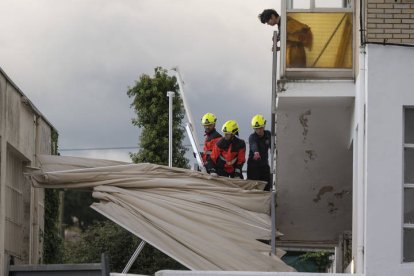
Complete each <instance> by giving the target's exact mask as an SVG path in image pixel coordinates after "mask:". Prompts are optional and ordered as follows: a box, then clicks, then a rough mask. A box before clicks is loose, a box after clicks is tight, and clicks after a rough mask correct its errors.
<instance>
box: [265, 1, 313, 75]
mask: <svg viewBox="0 0 414 276" xmlns="http://www.w3.org/2000/svg"><path fill="white" fill-rule="evenodd" d="M259 20H260V22H262V23H263V24H267V25H270V26H275V25H277V26H278V30H279V33H280V30H281V29H280V27H281V26H280V25H281V17H280V15H279V14H278V13H277V12H276V11H275V10H273V9H267V10H264V11H263V12H262V13H261V14H259ZM286 22H287V24H286V67H288V68H289V67H291V68H303V67H306V52H305V48H307V49H308V50H312V43H313V35H312V31H311V29H310V27H309V26H308V25H306V24H303V23H302V22H299V21H298V20H296V19H294V18H292V17H291V16H287V17H286ZM278 40H279V38H278ZM277 50H279V48H278V49H277Z"/></svg>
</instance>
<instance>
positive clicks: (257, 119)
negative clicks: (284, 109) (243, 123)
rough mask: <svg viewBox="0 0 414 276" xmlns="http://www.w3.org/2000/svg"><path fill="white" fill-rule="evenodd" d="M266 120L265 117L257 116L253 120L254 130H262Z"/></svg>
mask: <svg viewBox="0 0 414 276" xmlns="http://www.w3.org/2000/svg"><path fill="white" fill-rule="evenodd" d="M265 125H266V120H265V118H264V117H263V115H260V114H257V115H255V116H253V118H252V128H261V127H265Z"/></svg>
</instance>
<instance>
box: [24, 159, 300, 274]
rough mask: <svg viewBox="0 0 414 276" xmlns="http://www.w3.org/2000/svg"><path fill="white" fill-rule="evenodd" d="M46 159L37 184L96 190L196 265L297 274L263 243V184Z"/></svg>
mask: <svg viewBox="0 0 414 276" xmlns="http://www.w3.org/2000/svg"><path fill="white" fill-rule="evenodd" d="M39 161H40V164H41V168H40V169H41V170H40V171H39V172H34V173H32V174H31V175H30V177H31V179H32V182H33V185H34V186H35V187H44V188H67V189H74V188H75V189H76V188H91V189H93V197H94V198H96V199H98V200H99V202H98V203H94V204H93V205H92V208H93V209H95V210H96V211H98V212H100V213H101V214H103V215H105V216H106V217H108V218H109V219H111V220H113V221H114V222H115V223H117V224H119V225H120V226H122V227H124V228H125V229H127V230H128V231H130V232H131V233H133V234H135V235H136V236H138V237H140V238H141V239H143V240H145V241H147V242H148V243H149V244H151V245H153V246H154V247H156V248H158V249H159V250H161V251H163V252H164V253H166V254H167V255H169V256H170V257H172V258H174V259H176V260H177V261H179V262H180V263H182V264H183V265H185V266H187V267H188V268H190V269H192V270H232V271H239V270H240V271H294V269H293V268H291V267H290V266H288V265H286V264H285V263H284V262H283V261H282V260H280V259H279V257H276V256H269V252H270V246H269V245H267V244H264V243H262V242H259V241H257V239H270V234H271V231H270V229H271V223H270V216H269V214H270V199H271V198H270V197H271V194H270V193H269V192H264V191H262V189H263V186H264V183H263V182H256V181H246V180H238V179H229V178H224V177H212V176H210V175H208V174H205V173H201V172H195V171H191V170H186V169H180V168H169V167H166V166H160V165H153V164H128V163H123V162H117V161H110V160H96V159H86V158H76V157H61V156H40V157H39ZM131 254H132V252H131ZM282 254H283V252H282V251H278V254H277V255H279V256H281V255H282ZM125 261H127V260H125Z"/></svg>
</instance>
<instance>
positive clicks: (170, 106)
mask: <svg viewBox="0 0 414 276" xmlns="http://www.w3.org/2000/svg"><path fill="white" fill-rule="evenodd" d="M174 96H175V93H174V92H172V91H168V92H167V97H168V121H169V122H168V166H169V167H172V141H173V134H172V133H173V131H172V130H173V98H174ZM145 244H146V242H145V241H141V243H140V244H139V245H138V247H137V249H136V250H135V252H134V254H133V255H132V256H131V258H130V259H129V261H128V263H127V264H126V266H125V268H124V270H122V274H126V273H128V271H129V269H130V268H131V266H132V264H133V263H134V262H135V260H136V259H137V258H138V255H139V253H141V251H142V249H144V246H145Z"/></svg>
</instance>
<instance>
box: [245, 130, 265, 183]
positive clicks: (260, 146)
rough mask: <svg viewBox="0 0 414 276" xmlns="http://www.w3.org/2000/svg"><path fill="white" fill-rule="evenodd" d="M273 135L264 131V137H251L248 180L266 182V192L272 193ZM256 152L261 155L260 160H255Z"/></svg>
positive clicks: (252, 135)
mask: <svg viewBox="0 0 414 276" xmlns="http://www.w3.org/2000/svg"><path fill="white" fill-rule="evenodd" d="M270 139H271V133H270V131H268V130H265V131H264V135H263V136H262V137H260V136H259V135H257V134H256V132H255V133H252V134H251V135H250V136H249V146H250V150H249V159H248V160H247V179H252V180H262V181H266V182H267V185H266V187H265V191H270V187H271V177H270V167H269V149H270V141H271V140H270ZM255 152H259V153H260V157H261V158H260V159H258V160H254V159H253V156H254V153H255Z"/></svg>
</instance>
